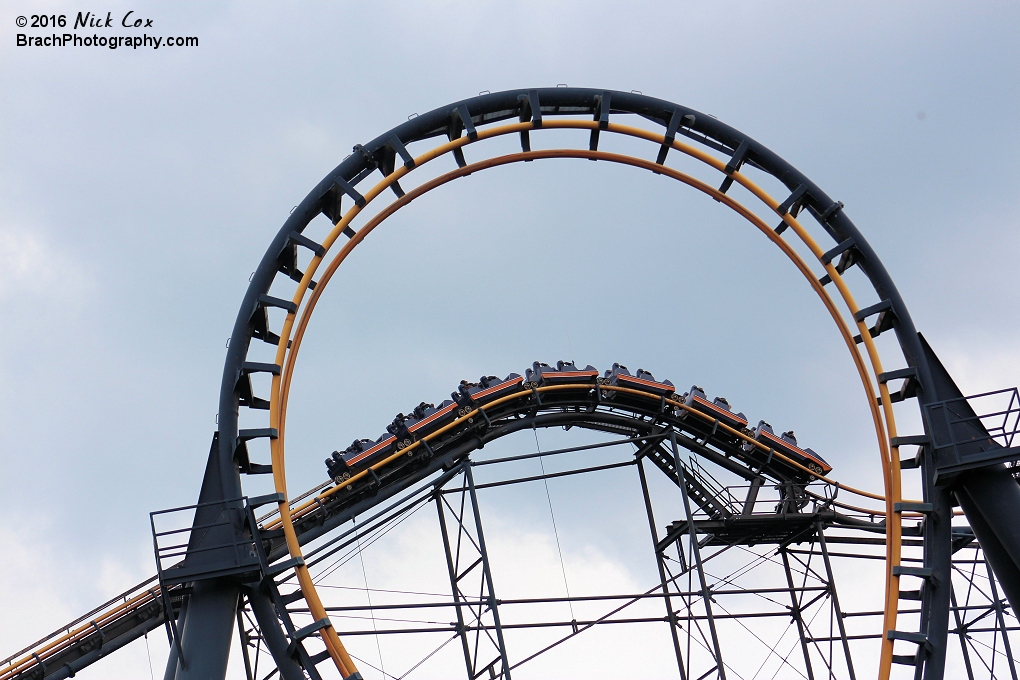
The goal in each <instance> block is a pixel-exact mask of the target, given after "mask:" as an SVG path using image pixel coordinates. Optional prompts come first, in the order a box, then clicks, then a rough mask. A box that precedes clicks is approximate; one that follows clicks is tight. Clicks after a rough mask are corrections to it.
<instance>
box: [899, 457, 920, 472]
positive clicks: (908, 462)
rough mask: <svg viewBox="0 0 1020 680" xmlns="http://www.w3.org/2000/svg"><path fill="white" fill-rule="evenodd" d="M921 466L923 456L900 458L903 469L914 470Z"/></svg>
mask: <svg viewBox="0 0 1020 680" xmlns="http://www.w3.org/2000/svg"><path fill="white" fill-rule="evenodd" d="M919 467H921V456H914V457H913V458H902V459H901V460H900V469H901V470H913V469H914V468H919Z"/></svg>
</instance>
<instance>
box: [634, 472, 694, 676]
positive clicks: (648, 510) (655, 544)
mask: <svg viewBox="0 0 1020 680" xmlns="http://www.w3.org/2000/svg"><path fill="white" fill-rule="evenodd" d="M637 469H638V478H639V479H640V480H641V495H642V496H643V497H644V499H645V514H647V516H648V531H649V532H650V533H651V536H652V551H653V552H654V553H655V566H656V567H657V568H658V570H659V582H660V583H661V584H662V597H663V599H664V600H665V604H666V618H667V619H668V620H669V634H670V637H672V638H673V651H674V653H675V654H676V665H677V668H678V669H679V670H680V680H687V673H686V672H685V671H684V658H683V653H682V652H681V649H680V637H679V636H678V635H677V626H679V625H680V624H679V622H678V621H677V620H676V612H675V611H673V603H672V601H671V600H670V597H669V583H668V582H667V580H666V570H665V569H664V568H663V566H662V553H661V552H660V551H659V532H658V531H657V530H656V528H655V515H654V514H653V512H652V499H651V497H649V495H648V480H647V479H646V478H645V468H644V461H643V460H642V459H640V458H638V464H637Z"/></svg>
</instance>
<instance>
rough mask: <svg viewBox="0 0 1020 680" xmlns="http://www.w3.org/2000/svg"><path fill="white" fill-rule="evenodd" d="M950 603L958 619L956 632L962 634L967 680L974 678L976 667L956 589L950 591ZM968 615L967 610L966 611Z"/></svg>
mask: <svg viewBox="0 0 1020 680" xmlns="http://www.w3.org/2000/svg"><path fill="white" fill-rule="evenodd" d="M949 604H950V606H951V608H952V610H953V616H954V617H955V619H956V633H957V635H959V636H960V649H962V650H963V665H964V667H966V669H967V680H974V668H973V667H972V666H971V665H970V650H969V649H968V648H967V632H966V631H965V630H964V627H963V619H962V618H961V617H960V606H959V605H958V604H957V603H956V589H955V588H951V589H950V591H949ZM964 616H966V612H964Z"/></svg>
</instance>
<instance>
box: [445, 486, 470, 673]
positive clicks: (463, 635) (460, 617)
mask: <svg viewBox="0 0 1020 680" xmlns="http://www.w3.org/2000/svg"><path fill="white" fill-rule="evenodd" d="M435 499H436V509H437V510H438V511H439V529H440V531H441V532H442V535H443V549H444V552H445V553H446V568H447V570H448V571H449V572H450V593H451V594H452V595H453V601H454V603H455V609H456V610H457V632H458V633H459V634H460V642H461V645H462V646H463V648H464V665H465V666H466V667H467V677H468V680H470V679H471V678H473V677H474V674H475V670H474V664H472V663H471V645H470V644H469V643H468V638H467V627H466V626H465V625H464V612H463V607H464V605H463V604H461V599H462V598H461V596H460V586H459V585H458V584H457V567H456V565H455V564H454V561H453V553H452V552H451V550H450V533H449V531H447V529H446V514H445V513H444V512H443V497H442V489H441V488H437V489H436V491H435Z"/></svg>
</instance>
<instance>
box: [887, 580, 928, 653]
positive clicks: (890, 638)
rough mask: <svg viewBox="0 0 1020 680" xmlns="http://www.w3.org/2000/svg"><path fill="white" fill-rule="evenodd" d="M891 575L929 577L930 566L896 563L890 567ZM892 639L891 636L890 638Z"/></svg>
mask: <svg viewBox="0 0 1020 680" xmlns="http://www.w3.org/2000/svg"><path fill="white" fill-rule="evenodd" d="M892 573H893V576H916V577H918V578H931V575H932V572H931V567H904V566H903V565H899V564H898V565H896V566H895V567H893V568H892ZM890 639H892V638H890Z"/></svg>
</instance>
